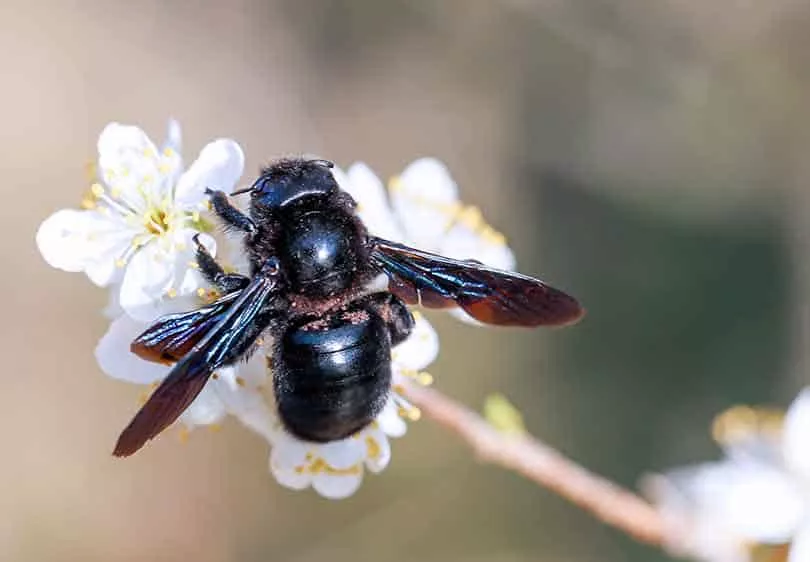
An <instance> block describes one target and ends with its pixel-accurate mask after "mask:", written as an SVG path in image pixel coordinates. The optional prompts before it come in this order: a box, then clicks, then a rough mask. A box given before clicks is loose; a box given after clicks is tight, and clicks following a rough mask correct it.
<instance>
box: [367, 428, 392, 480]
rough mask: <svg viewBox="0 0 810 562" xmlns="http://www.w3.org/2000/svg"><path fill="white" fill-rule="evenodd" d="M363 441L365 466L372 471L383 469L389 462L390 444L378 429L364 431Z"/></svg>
mask: <svg viewBox="0 0 810 562" xmlns="http://www.w3.org/2000/svg"><path fill="white" fill-rule="evenodd" d="M363 442H364V444H365V445H366V467H367V468H368V469H369V470H370V471H371V472H374V473H379V472H382V471H383V470H385V468H386V467H387V466H388V463H390V462H391V444H390V443H389V442H388V437H387V436H386V435H385V433H384V432H383V431H382V430H380V429H368V430H366V431H365V432H364V435H363Z"/></svg>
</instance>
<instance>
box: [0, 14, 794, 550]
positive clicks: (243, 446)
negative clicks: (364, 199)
mask: <svg viewBox="0 0 810 562" xmlns="http://www.w3.org/2000/svg"><path fill="white" fill-rule="evenodd" d="M809 31H810V5H808V4H807V3H806V2H798V1H795V0H771V1H770V2H751V1H744V0H704V1H698V0H605V1H600V2H596V1H594V0H590V1H586V0H568V1H566V2H563V1H561V0H538V1H532V0H493V1H475V0H473V1H462V0H452V1H443V2H434V1H428V0H410V1H405V0H390V1H373V0H362V1H361V0H358V1H350V0H343V1H330V0H323V1H316V0H277V1H261V0H239V1H234V2H230V3H224V2H222V3H214V2H207V3H206V2H182V1H178V2H158V1H152V0H150V1H144V2H139V3H133V2H127V3H125V2H105V1H101V0H97V1H64V2H29V3H25V2H21V1H6V2H3V3H0V63H2V69H3V71H4V79H3V87H2V90H0V99H2V101H3V103H2V104H0V124H2V126H1V127H0V166H2V170H3V173H4V181H3V183H2V189H3V195H4V204H3V205H2V217H3V220H2V228H3V236H2V237H1V238H0V248H2V255H3V258H4V272H5V274H4V275H3V276H2V281H0V288H1V290H2V293H3V295H4V296H5V299H4V305H3V308H4V311H5V316H6V321H5V323H4V327H3V332H2V333H3V338H2V340H1V341H2V343H0V346H2V352H3V356H4V361H5V366H6V368H5V372H4V377H3V383H2V386H0V410H1V411H2V416H3V423H2V424H1V425H0V442H1V443H2V444H3V456H2V458H3V460H2V462H0V559H2V560H4V561H5V560H8V561H14V562H17V561H60V562H61V561H73V560H76V561H85V562H92V561H108V560H116V561H118V560H124V561H126V560H131V561H135V560H150V561H167V562H168V561H185V560H195V561H199V562H206V561H225V562H228V561H237V560H238V561H247V562H253V561H256V562H258V561H264V560H274V561H275V560H278V561H285V562H286V561H290V562H306V561H321V560H332V561H334V562H340V561H352V562H356V561H365V560H373V561H380V562H381V561H400V560H401V561H406V560H407V561H412V560H420V561H424V562H430V561H436V562H453V561H462V560H463V561H476V562H477V561H493V562H518V561H529V560H532V561H566V562H580V561H591V560H599V561H603V562H607V561H610V562H613V561H615V562H624V561H631V562H632V561H663V560H668V558H667V557H666V556H665V555H664V554H661V553H659V552H658V551H656V550H654V549H651V548H648V547H644V546H640V545H637V544H635V543H633V542H631V541H630V540H629V539H627V538H626V537H624V536H623V535H621V534H620V533H618V532H617V531H614V530H612V529H609V528H606V527H605V526H603V525H602V524H600V523H598V522H596V521H595V520H594V519H593V518H591V517H590V516H589V515H587V514H585V513H582V512H580V511H579V510H578V509H576V508H574V507H572V506H570V505H568V504H567V503H566V502H564V501H563V500H561V499H559V498H557V497H556V496H553V495H551V494H550V493H548V492H546V491H544V490H543V489H539V488H537V487H536V486H534V485H532V484H530V483H528V482H526V481H524V480H522V479H521V478H519V477H517V476H515V475H513V474H509V473H506V472H503V471H501V470H500V469H497V468H494V467H488V466H482V465H480V464H478V463H476V462H475V460H474V459H473V458H472V457H471V454H470V452H469V451H468V450H467V449H466V448H465V447H464V446H463V445H461V444H460V443H459V442H458V441H457V440H456V439H454V438H453V437H452V436H449V435H448V434H446V433H445V432H444V431H443V430H441V429H440V428H438V427H436V426H434V425H432V424H431V423H430V422H429V421H423V422H419V423H417V424H414V425H413V426H412V429H411V431H410V432H409V434H408V435H407V436H406V437H405V438H403V439H401V440H399V441H397V442H396V443H395V444H394V460H393V462H392V464H391V466H390V467H389V468H388V470H387V471H386V472H384V473H383V474H382V475H381V476H376V477H369V478H367V480H366V482H365V483H364V485H363V487H362V488H361V490H360V492H359V493H358V494H357V495H356V496H355V497H353V498H351V499H349V500H347V501H341V502H328V501H325V500H322V499H319V498H318V497H316V496H315V495H314V494H313V493H311V492H307V493H296V492H289V491H287V490H284V489H282V488H280V487H279V486H278V485H276V483H275V482H274V481H273V479H272V478H271V476H270V475H269V474H268V473H267V470H266V462H267V448H266V446H265V444H264V442H262V441H261V440H260V439H258V438H256V437H254V436H253V435H251V434H249V433H248V432H246V431H245V430H243V429H242V428H240V427H238V426H237V425H236V424H235V423H232V422H231V423H229V424H228V425H227V426H226V427H225V428H224V429H223V431H221V432H218V433H215V434H213V433H211V434H209V433H208V432H207V431H203V430H200V431H197V432H196V433H195V434H193V435H192V439H191V441H190V442H189V443H188V444H187V445H184V446H180V445H179V444H177V443H176V438H175V437H176V436H175V435H172V434H169V435H167V436H165V437H164V438H163V439H161V440H160V441H159V442H157V443H156V444H155V445H154V446H152V447H150V448H149V449H148V450H146V451H144V452H143V453H142V454H140V455H137V456H136V457H134V458H132V459H129V460H127V461H120V460H115V459H113V458H112V457H111V456H110V450H111V446H112V444H113V442H114V439H115V437H116V436H117V434H118V431H119V430H120V429H121V427H123V425H124V424H125V423H126V422H127V421H128V420H129V417H130V415H131V413H132V412H133V411H134V409H135V406H136V400H137V396H138V394H139V392H140V390H139V389H137V388H135V387H133V386H128V385H126V384H123V383H120V382H116V381H112V380H110V379H108V378H106V377H104V376H103V375H102V374H101V373H100V372H99V370H98V368H97V366H96V364H95V361H94V358H93V354H92V351H93V348H94V346H95V343H96V341H97V340H98V338H99V337H100V336H101V335H102V334H103V333H104V331H105V329H106V322H105V320H104V319H103V318H102V317H101V315H100V313H99V312H98V311H99V310H100V308H101V307H102V306H103V304H104V299H105V297H104V295H103V294H102V291H99V290H97V289H95V288H94V287H92V286H91V285H90V283H89V282H87V280H86V279H85V278H83V277H82V276H79V275H68V274H65V273H62V272H57V271H54V270H50V269H49V268H48V267H47V266H46V265H45V264H44V262H43V261H42V260H41V258H40V257H39V255H38V253H37V250H36V248H35V245H34V242H33V235H34V232H35V229H36V227H37V225H38V224H39V222H40V221H41V220H42V219H44V218H45V217H46V216H47V215H48V214H50V213H51V212H52V211H54V210H55V209H57V208H62V207H72V206H75V205H76V204H77V203H78V200H79V197H80V194H81V192H82V191H83V190H84V189H85V187H86V179H85V171H84V166H85V164H86V163H87V162H89V161H92V160H93V159H94V156H95V141H96V138H97V135H98V133H99V132H100V131H101V129H102V128H103V126H104V125H105V124H106V123H107V122H108V121H113V120H116V121H122V122H126V123H135V124H139V125H141V126H143V127H144V128H145V129H146V130H147V131H148V132H149V133H150V134H151V135H152V136H153V137H154V138H161V135H162V133H163V131H164V128H165V124H166V120H167V119H168V118H169V117H175V118H177V119H179V120H180V122H181V124H182V125H183V130H184V145H185V150H184V153H185V155H186V158H187V159H188V160H191V158H192V157H193V155H194V153H195V152H196V151H197V150H198V149H199V148H200V147H201V146H202V145H203V144H204V143H205V142H207V141H208V140H210V139H212V138H214V137H217V136H230V137H232V138H235V139H237V140H238V141H239V142H240V143H242V145H243V147H245V150H246V153H247V155H248V173H253V171H255V170H257V169H258V167H259V165H260V164H262V163H263V162H266V161H267V160H269V159H271V158H273V157H276V156H279V155H283V154H295V153H302V152H306V153H317V154H320V155H323V156H325V157H329V158H331V159H334V160H335V161H336V162H338V163H339V164H340V165H344V166H345V165H348V164H349V163H351V162H352V161H355V160H364V161H366V162H368V163H369V164H370V165H371V166H372V167H373V168H375V169H376V170H377V171H378V172H379V173H380V174H381V175H382V176H383V177H387V176H390V175H393V174H396V173H397V172H399V171H400V170H401V169H402V167H403V166H404V165H405V164H407V163H408V162H410V161H411V160H413V159H415V158H417V157H420V156H425V155H432V156H436V157H438V158H440V159H442V160H444V161H445V162H446V163H447V164H448V165H449V167H450V168H451V170H452V171H453V173H454V175H455V177H456V179H457V180H458V182H459V184H460V186H461V188H462V191H463V194H464V196H465V200H466V202H468V203H473V204H476V205H478V206H480V207H481V208H482V209H483V210H484V212H485V215H486V216H487V218H488V219H489V220H490V222H491V223H492V224H493V225H494V226H495V227H496V228H499V229H500V230H502V231H504V233H505V234H507V236H508V237H509V239H510V242H511V244H512V247H513V248H514V249H515V251H516V253H517V255H518V259H519V264H520V268H521V270H522V271H524V272H526V273H530V274H535V275H539V276H542V277H543V278H545V279H547V280H549V281H552V282H553V283H554V284H556V285H558V286H560V287H563V288H565V289H567V290H569V291H570V292H572V293H573V294H575V295H577V296H578V297H579V298H580V299H581V300H582V302H583V303H584V304H585V305H586V307H587V308H588V311H589V314H588V316H587V318H586V319H585V321H583V322H582V323H581V324H580V325H578V326H576V327H574V328H570V329H566V330H561V331H534V332H520V331H511V330H483V329H474V328H471V327H467V326H464V325H460V324H458V323H456V322H454V321H453V320H452V319H450V318H445V317H442V316H440V315H438V316H437V315H433V316H432V318H435V319H436V322H435V323H436V325H437V327H438V329H439V330H440V335H441V338H442V354H441V357H440V360H439V362H438V363H437V364H436V365H435V366H434V367H433V368H432V369H431V372H432V373H433V374H434V375H435V376H436V386H437V387H438V388H439V389H441V390H443V391H446V392H447V393H449V394H451V395H453V396H456V397H458V398H460V399H462V400H464V401H465V402H466V403H468V404H471V405H474V406H476V407H478V406H479V405H480V404H481V402H482V401H483V399H484V397H485V396H486V395H488V394H489V393H490V392H493V391H502V392H504V393H505V394H506V395H507V396H509V397H511V398H512V399H513V401H514V402H515V403H516V405H517V406H518V407H519V408H520V409H521V410H522V411H523V413H524V415H525V417H526V422H527V425H528V427H529V429H530V431H532V432H533V433H535V434H536V435H537V436H539V437H540V438H542V439H544V440H546V441H548V442H549V443H551V444H553V445H554V446H557V447H559V448H560V449H561V450H562V451H564V452H565V453H566V454H569V455H571V456H573V457H574V458H575V459H577V460H579V461H581V462H582V463H583V464H585V465H586V466H588V467H590V468H591V469H593V470H595V471H597V472H600V473H603V474H605V475H606V476H608V477H610V478H612V479H615V480H617V481H618V482H620V483H622V484H625V485H627V486H630V487H634V486H635V485H636V483H637V480H638V478H639V476H640V475H641V474H643V473H644V472H647V471H650V470H660V469H663V468H666V467H668V466H671V465H676V464H684V463H686V462H691V461H696V460H701V459H710V458H714V457H716V456H717V455H718V454H719V453H718V451H717V449H716V447H715V446H714V445H713V444H712V442H711V440H710V437H709V431H708V428H709V424H710V422H711V419H712V417H713V416H714V415H715V414H716V413H718V412H719V411H720V410H722V409H724V408H726V407H728V406H731V405H733V404H736V403H740V402H745V403H771V404H776V405H782V406H783V405H786V404H787V402H788V401H789V400H790V398H791V397H792V396H793V395H794V394H795V392H796V391H797V390H798V389H799V388H801V386H802V385H803V384H804V382H805V380H806V373H807V372H808V367H809V365H808V362H810V354H808V353H807V351H806V345H805V342H806V341H807V340H808V336H809V335H810V334H809V333H808V332H810V309H808V305H810V298H808V296H810V268H809V267H808V265H805V264H808V263H810V261H809V260H807V259H806V256H805V255H806V253H807V250H808V241H810V196H808V187H807V186H808V183H809V182H810V165H809V164H808V156H807V155H808V148H810V135H808V132H810V127H808V124H809V123H808V121H810V96H808V93H810V70H809V69H810V67H809V66H808V65H807V63H806V61H807V57H806V53H807V52H808V49H810V33H808V32H809ZM470 350H474V352H473V351H470Z"/></svg>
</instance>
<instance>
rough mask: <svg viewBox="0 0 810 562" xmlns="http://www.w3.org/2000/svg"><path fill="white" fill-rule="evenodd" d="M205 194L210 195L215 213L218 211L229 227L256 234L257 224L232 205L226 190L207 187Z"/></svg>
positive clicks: (218, 214)
mask: <svg viewBox="0 0 810 562" xmlns="http://www.w3.org/2000/svg"><path fill="white" fill-rule="evenodd" d="M205 194H206V195H208V197H210V201H211V206H212V207H213V208H214V213H216V214H217V216H218V217H219V218H221V219H222V220H223V222H225V224H226V225H227V226H228V227H230V228H233V229H234V230H238V231H241V232H244V233H246V234H249V235H251V236H253V235H254V234H256V230H257V228H256V224H255V223H254V222H253V221H252V220H251V218H250V217H249V216H247V215H246V214H245V213H243V212H242V211H240V210H239V209H237V208H236V207H234V206H233V205H231V203H230V201H228V196H227V195H225V192H224V191H214V190H213V189H208V188H206V190H205Z"/></svg>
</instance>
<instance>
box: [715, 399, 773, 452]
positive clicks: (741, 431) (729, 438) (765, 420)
mask: <svg viewBox="0 0 810 562" xmlns="http://www.w3.org/2000/svg"><path fill="white" fill-rule="evenodd" d="M783 420H784V412H782V411H781V410H776V409H771V408H752V407H751V406H734V407H732V408H729V409H728V410H726V411H725V412H722V413H721V414H719V415H718V416H717V417H716V418H715V419H714V422H713V423H712V437H713V438H714V440H715V441H716V442H718V443H721V444H730V443H734V442H737V441H740V440H742V439H745V438H747V437H749V436H751V435H752V434H755V433H777V432H778V431H780V430H781V428H782V425H783Z"/></svg>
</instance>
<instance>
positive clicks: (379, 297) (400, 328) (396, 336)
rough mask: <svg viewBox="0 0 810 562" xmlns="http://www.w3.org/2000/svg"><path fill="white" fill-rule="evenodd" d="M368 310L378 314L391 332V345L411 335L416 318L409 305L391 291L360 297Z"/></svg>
mask: <svg viewBox="0 0 810 562" xmlns="http://www.w3.org/2000/svg"><path fill="white" fill-rule="evenodd" d="M359 301H360V302H361V303H362V304H363V305H364V306H365V308H366V309H367V310H370V311H373V312H375V313H376V314H378V315H379V316H380V317H381V318H382V319H383V320H385V323H386V325H387V327H388V332H389V334H391V345H392V346H393V345H397V344H400V343H402V342H403V341H405V340H406V339H407V338H408V336H410V335H411V332H412V331H413V326H414V322H415V321H414V318H413V314H411V311H410V310H408V306H407V305H406V304H405V303H404V302H402V300H400V299H399V297H397V296H395V295H393V294H391V293H372V294H370V295H366V296H365V297H363V298H361V299H359Z"/></svg>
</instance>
